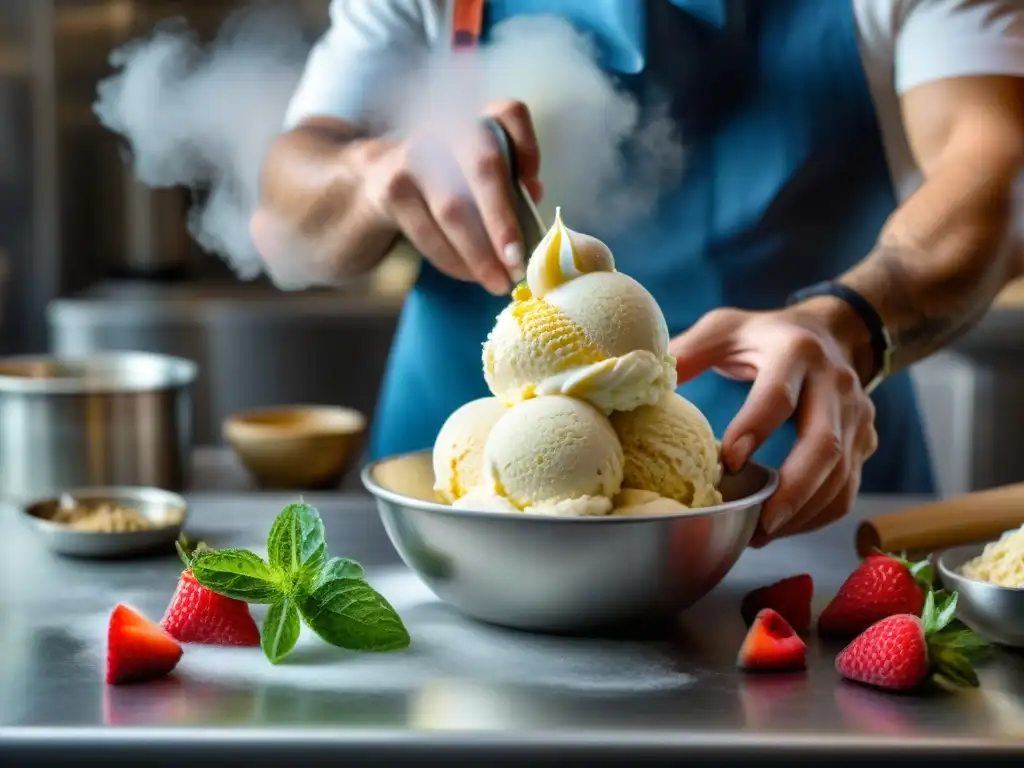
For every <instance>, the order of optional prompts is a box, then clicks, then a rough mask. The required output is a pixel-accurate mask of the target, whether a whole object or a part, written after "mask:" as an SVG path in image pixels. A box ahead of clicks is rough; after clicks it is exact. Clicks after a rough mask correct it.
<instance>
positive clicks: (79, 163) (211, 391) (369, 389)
mask: <svg viewBox="0 0 1024 768" xmlns="http://www.w3.org/2000/svg"><path fill="white" fill-rule="evenodd" d="M242 5H243V3H242V2H232V0H183V1H175V0H0V260H2V267H3V269H2V273H0V280H2V325H0V352H2V353H3V354H8V355H9V354H20V353H28V352H33V353H35V352H43V351H49V352H53V353H56V354H75V355H80V354H89V353H93V352H96V351H102V350H146V351H152V352H162V353H166V354H170V355H176V356H182V357H185V358H189V359H191V360H194V361H195V362H196V363H197V364H198V366H199V378H198V380H197V384H196V389H195V398H196V399H195V428H196V434H195V438H196V441H197V442H198V443H199V444H200V445H215V444H219V443H221V441H222V436H221V424H222V421H223V419H224V417H226V416H227V415H229V414H232V413H236V412H238V411H242V410H245V409H249V408H253V407H261V406H271V405H278V404H291V403H334V404H342V405H348V406H353V407H355V408H358V409H360V410H362V411H364V412H365V413H366V414H367V415H369V416H371V417H372V414H373V410H374V405H375V402H376V397H377V390H378V385H379V382H380V379H381V376H382V373H383V369H384V363H385V358H386V356H387V352H388V346H389V343H390V340H391V335H392V332H393V329H394V327H395V323H396V320H397V315H398V312H399V309H400V307H401V303H402V299H403V296H404V293H405V291H406V290H407V289H408V287H409V285H410V284H411V282H412V280H413V279H414V278H415V273H416V269H417V265H416V264H415V263H414V262H413V261H409V260H403V258H402V257H398V258H396V259H395V260H393V261H390V262H388V263H386V264H384V265H383V266H382V267H381V268H380V269H379V270H378V271H377V273H375V274H374V275H372V276H371V277H369V278H367V279H365V280H362V281H359V282H357V283H353V284H351V285H349V286H346V287H344V288H341V289H339V290H331V291H301V292H282V291H280V290H277V289H275V288H274V287H273V286H271V285H270V284H269V282H267V281H265V280H263V279H257V280H254V281H243V280H241V279H239V278H238V277H237V276H236V274H235V273H234V272H233V271H232V270H231V269H230V268H229V267H228V266H227V265H226V264H225V262H224V261H223V260H222V259H221V258H220V257H218V256H216V255H211V254H208V253H204V252H203V251H202V249H201V248H199V247H198V246H197V245H196V243H195V241H194V239H193V238H192V237H190V235H189V233H188V231H187V229H186V220H187V211H188V210H189V208H190V205H191V196H190V195H191V193H189V192H188V191H186V190H183V189H167V190H152V189H148V188H146V187H144V186H142V185H140V184H139V183H137V182H136V181H135V180H134V174H133V171H132V168H131V167H130V166H129V165H126V163H125V162H124V161H123V159H122V140H121V139H120V137H118V136H117V135H115V134H114V133H112V132H111V131H109V130H107V129H106V128H104V127H103V126H102V125H101V124H100V122H99V120H98V119H97V117H96V114H95V113H94V111H93V104H94V102H95V101H96V97H97V83H98V82H99V81H101V80H102V79H103V78H105V77H108V76H109V75H110V74H111V66H110V63H109V60H108V59H109V56H110V52H111V51H112V50H113V49H115V48H117V47H118V46H120V45H122V44H123V43H125V42H127V41H129V40H132V39H135V38H137V37H138V36H140V35H144V34H147V33H148V32H149V30H150V29H152V27H153V25H154V24H155V23H156V22H157V21H158V20H159V19H161V18H165V17H179V16H180V17H184V18H185V19H187V21H188V23H189V24H190V25H191V26H192V27H193V28H194V29H195V30H197V31H198V32H199V34H200V35H202V36H204V37H212V36H213V35H214V34H215V33H216V32H217V29H218V27H219V26H220V24H221V22H222V21H223V20H224V18H225V17H226V16H227V15H228V14H230V13H231V12H232V11H234V10H236V9H237V8H239V7H240V6H242ZM327 5H328V3H327V0H296V2H293V3H291V11H290V12H291V13H293V14H294V15H295V18H296V19H298V20H299V21H300V23H301V25H302V27H303V29H305V30H306V32H307V33H308V37H309V39H310V40H312V39H313V38H314V37H315V35H316V34H317V33H318V32H319V31H320V30H322V29H323V28H324V27H325V25H326V23H327ZM200 194H201V193H200ZM1022 310H1024V287H1017V286H1014V287H1013V288H1012V289H1011V290H1008V291H1007V292H1006V293H1005V294H1004V296H1003V297H1001V299H1000V302H999V305H998V306H997V307H996V309H995V310H994V311H993V312H992V313H990V315H989V316H988V317H987V318H986V319H985V320H984V321H983V322H982V324H981V326H980V327H979V328H978V329H977V330H975V331H974V332H973V333H972V334H971V335H970V336H969V337H968V338H966V339H964V340H963V341H962V342H960V343H959V344H958V345H957V346H956V348H955V349H954V350H952V351H951V352H948V353H945V354H942V355H939V356H936V357H935V358H934V359H932V360H929V361H928V362H927V363H925V364H922V365H921V366H919V369H918V370H917V378H918V382H919V388H920V393H921V397H922V401H923V404H924V409H925V412H926V418H927V422H928V429H929V433H930V438H931V441H932V448H933V451H934V458H935V463H936V467H937V470H938V474H939V478H940V483H941V486H942V490H943V492H944V493H957V492H963V491H967V490H970V489H974V488H982V487H988V486H992V485H997V484H1002V483H1008V482H1014V481H1020V480H1024V451H1021V450H1019V449H1018V436H1019V435H1021V434H1024V365H1022V362H1021V361H1024V356H1022V355H1021V354H1019V349H1020V347H1021V346H1022V340H1024V311H1022Z"/></svg>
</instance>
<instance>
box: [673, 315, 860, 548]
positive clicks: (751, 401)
mask: <svg viewBox="0 0 1024 768" xmlns="http://www.w3.org/2000/svg"><path fill="white" fill-rule="evenodd" d="M865 332H866V330H865ZM670 349H671V351H672V353H673V354H674V355H675V357H676V360H677V361H678V372H679V380H680V382H684V381H687V380H689V379H692V378H693V377H695V376H697V375H698V374H700V373H702V372H703V371H705V370H707V369H713V370H715V371H717V372H718V373H720V374H722V375H723V376H727V377H729V378H733V379H739V380H745V381H751V380H752V381H753V382H754V383H753V386H752V387H751V390H750V394H749V396H748V397H747V401H746V402H745V403H744V405H743V407H742V408H741V409H740V411H739V413H738V414H736V417H735V418H734V419H733V421H732V423H731V424H730V425H729V427H728V428H727V429H726V431H725V434H724V435H723V437H722V458H723V461H724V462H725V464H726V466H727V467H728V468H729V469H730V470H731V471H736V470H738V469H740V468H741V467H742V466H743V465H744V464H745V463H746V462H747V460H748V459H750V457H751V456H752V455H753V454H754V452H755V451H756V450H757V449H758V448H759V447H760V446H761V444H762V443H764V441H765V440H766V439H767V438H768V436H769V435H770V434H771V433H772V432H774V431H775V430H776V429H778V428H779V427H781V426H782V425H783V424H784V423H785V422H786V421H787V420H788V419H790V418H791V417H793V418H795V421H796V428H797V434H798V439H797V442H796V445H795V446H794V448H793V451H792V453H791V454H790V455H789V457H788V458H787V459H786V461H785V463H784V464H783V466H782V468H781V470H780V483H779V488H778V491H776V493H775V494H774V495H773V496H772V497H771V498H770V499H769V500H768V501H767V502H766V504H765V507H764V511H763V512H762V515H761V527H760V530H759V531H758V533H757V535H756V536H755V539H754V545H755V546H761V545H764V544H765V543H767V542H768V541H770V540H771V539H773V538H777V537H780V536H788V535H791V534H795V533H800V532H804V531H808V530H811V529H814V528H818V527H821V526H823V525H826V524H828V523H831V522H833V521H835V520H837V519H839V518H840V517H842V516H843V515H845V514H846V513H847V512H848V511H849V509H850V506H851V505H852V503H853V500H854V498H855V497H856V495H857V491H858V489H859V487H860V478H861V468H862V467H863V465H864V462H865V461H866V460H867V459H868V458H869V457H870V456H871V455H872V454H873V453H874V452H875V449H876V448H877V447H878V435H877V434H876V432H875V426H874V419H875V407H874V404H873V403H872V402H871V399H870V398H869V397H868V396H867V395H866V394H865V392H864V389H863V387H862V386H861V382H860V378H859V376H858V374H857V372H856V371H855V370H854V367H853V361H852V352H851V351H848V350H847V349H846V348H845V347H844V345H842V344H841V343H840V341H839V340H838V339H837V337H836V336H835V335H834V334H833V333H832V332H831V330H830V327H829V323H828V322H827V321H826V320H825V319H824V318H823V316H822V315H820V314H819V313H818V312H816V311H814V309H812V308H808V307H804V306H801V305H797V306H795V307H791V308H787V309H784V310H779V311H776V312H745V311H741V310H737V309H720V310H716V311H714V312H710V313H708V314H707V315H705V316H704V317H703V318H702V319H701V320H700V321H699V322H698V323H696V324H695V325H694V326H693V327H692V328H691V329H690V330H688V331H686V332H685V333H683V334H681V335H679V336H677V337H676V338H675V339H673V340H672V344H671V347H670Z"/></svg>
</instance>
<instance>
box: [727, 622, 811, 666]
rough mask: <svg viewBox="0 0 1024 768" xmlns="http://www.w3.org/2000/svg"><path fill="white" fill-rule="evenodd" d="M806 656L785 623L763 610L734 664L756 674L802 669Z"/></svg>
mask: <svg viewBox="0 0 1024 768" xmlns="http://www.w3.org/2000/svg"><path fill="white" fill-rule="evenodd" d="M806 654H807V646H806V645H805V644H804V641H803V640H801V639H800V636H799V635H797V634H796V632H794V631H793V628H792V627H791V626H789V624H787V623H786V620H785V619H784V618H782V617H781V616H780V615H779V614H778V613H776V612H775V611H773V610H772V609H771V608H765V609H764V610H762V611H761V612H760V613H758V614H757V616H755V617H754V621H753V623H752V624H751V625H750V629H749V630H748V631H747V636H746V637H745V638H744V639H743V645H742V646H741V647H740V652H739V656H738V657H737V659H736V664H737V665H738V666H739V667H741V668H743V669H747V670H751V671H757V672H772V671H776V672H779V671H784V670H794V669H802V668H803V667H804V666H805V665H806Z"/></svg>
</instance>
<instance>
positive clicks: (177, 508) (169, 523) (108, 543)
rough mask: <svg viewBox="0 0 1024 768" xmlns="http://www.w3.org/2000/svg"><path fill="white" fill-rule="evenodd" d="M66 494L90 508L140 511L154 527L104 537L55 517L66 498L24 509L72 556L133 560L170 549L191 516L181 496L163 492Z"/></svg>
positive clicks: (55, 546)
mask: <svg viewBox="0 0 1024 768" xmlns="http://www.w3.org/2000/svg"><path fill="white" fill-rule="evenodd" d="M62 496H66V497H70V498H71V499H73V500H74V501H76V502H81V503H85V504H88V505H97V504H104V503H105V504H110V505H112V506H121V507H128V508H131V509H134V510H136V511H138V512H139V513H140V514H141V515H142V516H143V517H145V518H147V519H148V520H150V521H151V522H152V523H153V527H152V528H149V529H146V530H142V531H128V532H122V533H105V532H93V531H82V530H78V529H75V528H72V527H71V526H70V525H68V524H66V523H56V522H54V521H53V518H54V517H55V516H56V515H57V513H58V512H59V511H60V508H61V498H62V497H55V498H48V499H40V500H38V501H34V502H31V503H30V504H28V505H26V506H25V507H24V508H22V509H21V516H22V518H23V519H24V520H25V522H26V523H27V524H28V525H29V526H30V527H31V528H32V529H33V530H35V531H36V533H37V534H38V535H39V536H40V538H42V539H43V541H44V542H45V543H46V545H47V546H48V547H49V548H50V549H51V550H52V551H53V552H56V553H57V554H61V555H68V556H70V557H95V558H112V557H129V556H133V555H141V554H146V553H149V552H154V551H157V550H159V549H169V548H170V547H171V546H172V545H173V543H174V542H175V541H176V540H177V539H178V537H179V536H180V535H181V530H182V528H183V526H184V524H185V520H186V519H187V518H188V503H187V502H186V501H185V499H184V498H183V497H181V496H179V495H178V494H176V493H171V492H170V491H164V490H161V489H159V488H134V487H110V488H76V489H71V490H68V491H67V492H66V493H65V494H62Z"/></svg>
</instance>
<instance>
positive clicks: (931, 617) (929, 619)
mask: <svg viewBox="0 0 1024 768" xmlns="http://www.w3.org/2000/svg"><path fill="white" fill-rule="evenodd" d="M937 619H938V614H937V613H936V610H935V593H934V592H928V593H927V594H926V595H925V596H924V607H923V608H922V609H921V623H922V624H923V625H924V633H925V634H926V635H931V634H933V633H934V632H936V631H937V630H938V629H941V627H937V626H936V622H937Z"/></svg>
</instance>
